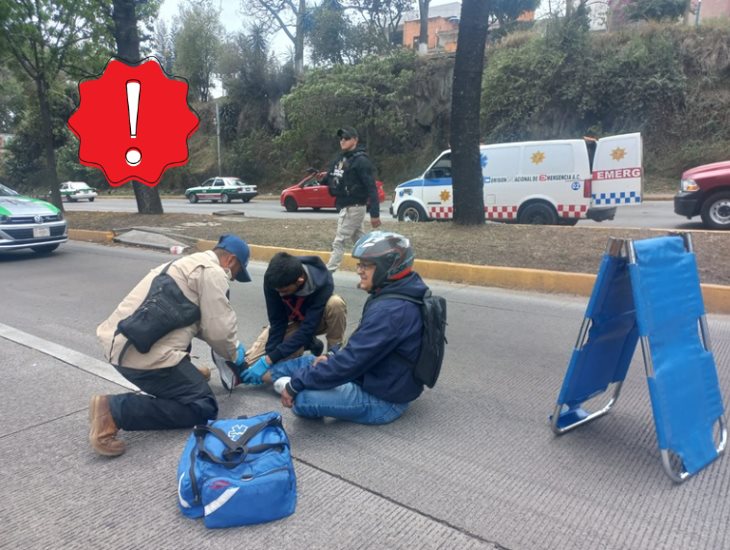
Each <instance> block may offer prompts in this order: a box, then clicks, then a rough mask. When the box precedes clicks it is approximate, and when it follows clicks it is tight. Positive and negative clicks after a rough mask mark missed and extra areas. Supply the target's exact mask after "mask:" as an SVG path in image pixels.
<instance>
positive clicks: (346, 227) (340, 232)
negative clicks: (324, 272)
mask: <svg viewBox="0 0 730 550" xmlns="http://www.w3.org/2000/svg"><path fill="white" fill-rule="evenodd" d="M365 211H366V208H365V207H364V206H348V207H347V208H343V209H342V210H340V216H339V218H337V233H336V234H335V240H334V241H332V253H331V254H330V261H329V262H327V269H329V270H330V271H337V269H338V268H339V267H340V264H341V263H342V257H343V255H344V254H345V241H346V240H347V239H350V240H351V241H352V244H355V243H356V242H357V240H358V239H359V238H360V237H362V236H363V235H364V234H365V228H364V225H365Z"/></svg>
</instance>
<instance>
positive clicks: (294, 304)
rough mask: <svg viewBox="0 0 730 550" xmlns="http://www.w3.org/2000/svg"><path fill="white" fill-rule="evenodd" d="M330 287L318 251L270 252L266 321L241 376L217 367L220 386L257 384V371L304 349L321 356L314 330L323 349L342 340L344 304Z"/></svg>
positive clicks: (266, 284) (300, 353)
mask: <svg viewBox="0 0 730 550" xmlns="http://www.w3.org/2000/svg"><path fill="white" fill-rule="evenodd" d="M333 291H334V282H333V280H332V274H331V273H330V272H329V271H327V267H326V266H325V265H324V262H323V261H322V260H321V258H319V256H292V255H291V254H287V253H286V252H279V253H277V254H275V255H274V257H273V258H271V261H270V262H269V266H268V268H267V269H266V273H265V274H264V297H265V298H266V312H267V314H268V318H269V326H268V327H267V328H265V329H264V331H263V332H262V333H261V335H260V336H259V337H258V338H257V339H256V341H255V342H254V343H253V345H252V346H251V347H250V348H249V350H248V352H247V353H246V364H247V365H250V366H249V368H248V369H246V370H245V371H242V373H241V374H240V377H239V374H238V373H234V372H233V371H231V370H230V369H228V368H225V367H224V368H222V369H220V375H221V382H222V383H223V386H224V387H225V388H226V389H229V390H230V389H231V388H233V387H234V386H236V385H238V384H239V383H240V381H243V382H244V383H246V384H261V376H262V375H263V374H264V373H265V372H266V371H267V370H268V368H269V367H270V366H271V365H273V364H275V363H278V362H279V361H282V360H284V359H287V358H291V357H298V356H300V355H302V354H303V353H304V351H305V350H309V351H311V352H312V354H314V356H318V355H320V354H321V353H322V351H323V349H324V344H323V343H322V342H321V341H320V340H319V339H318V338H317V335H318V334H324V335H325V337H326V339H327V349H328V350H330V349H332V348H333V347H334V346H339V345H341V344H342V339H343V337H344V335H345V328H346V326H347V306H346V304H345V301H344V300H343V299H342V298H340V297H339V296H338V295H337V294H333Z"/></svg>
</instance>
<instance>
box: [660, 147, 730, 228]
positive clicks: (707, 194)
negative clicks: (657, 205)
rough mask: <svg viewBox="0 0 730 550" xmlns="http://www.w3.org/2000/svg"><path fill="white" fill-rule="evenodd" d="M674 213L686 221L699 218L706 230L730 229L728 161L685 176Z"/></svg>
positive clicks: (698, 168)
mask: <svg viewBox="0 0 730 550" xmlns="http://www.w3.org/2000/svg"><path fill="white" fill-rule="evenodd" d="M674 212H675V214H679V215H680V216H686V217H687V218H688V219H689V218H692V217H693V216H697V215H699V216H702V223H703V224H704V225H705V227H707V228H708V229H730V160H728V161H723V162H715V163H713V164H703V165H702V166H697V167H695V168H691V169H689V170H687V171H686V172H684V173H683V174H682V181H681V182H680V185H679V193H677V194H676V195H675V196H674Z"/></svg>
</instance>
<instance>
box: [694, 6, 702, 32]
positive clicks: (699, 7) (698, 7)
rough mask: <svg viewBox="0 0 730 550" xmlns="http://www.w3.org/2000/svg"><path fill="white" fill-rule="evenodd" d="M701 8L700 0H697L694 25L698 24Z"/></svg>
mask: <svg viewBox="0 0 730 550" xmlns="http://www.w3.org/2000/svg"><path fill="white" fill-rule="evenodd" d="M701 9H702V0H697V11H695V27H699V26H700V10H701Z"/></svg>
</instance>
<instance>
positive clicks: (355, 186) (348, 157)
mask: <svg viewBox="0 0 730 550" xmlns="http://www.w3.org/2000/svg"><path fill="white" fill-rule="evenodd" d="M325 183H327V187H328V188H329V191H330V194H331V195H332V196H333V197H335V207H336V208H337V210H341V209H343V208H347V207H348V206H355V205H363V206H364V205H368V211H369V213H370V217H371V218H379V217H380V202H379V201H378V189H377V187H376V185H375V167H374V166H373V163H372V162H371V161H370V159H369V158H368V156H367V154H366V153H365V148H364V147H363V146H362V145H358V146H357V147H356V148H355V150H354V151H345V152H344V153H341V154H340V155H339V156H338V157H337V158H336V159H335V160H334V161H333V162H332V164H331V165H330V169H329V172H328V173H327V177H326V181H325Z"/></svg>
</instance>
